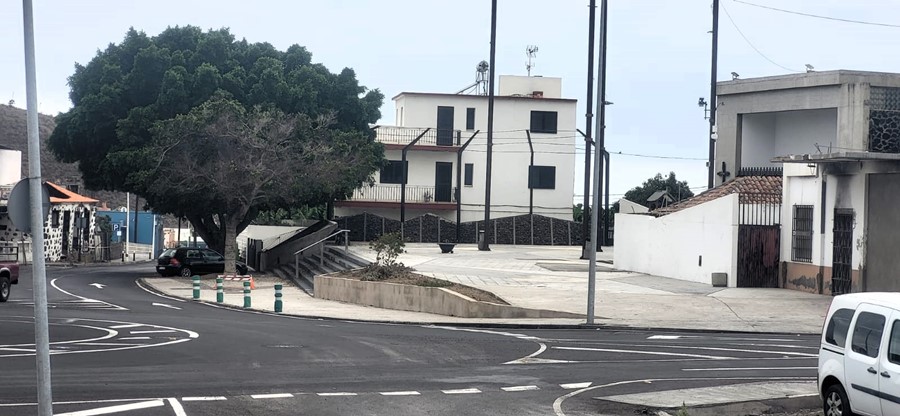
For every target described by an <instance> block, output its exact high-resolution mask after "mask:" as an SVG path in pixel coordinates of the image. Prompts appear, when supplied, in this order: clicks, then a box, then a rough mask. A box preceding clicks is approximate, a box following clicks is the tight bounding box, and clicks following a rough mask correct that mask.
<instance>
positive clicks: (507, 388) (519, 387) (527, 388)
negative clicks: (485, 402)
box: [500, 386, 539, 391]
mask: <svg viewBox="0 0 900 416" xmlns="http://www.w3.org/2000/svg"><path fill="white" fill-rule="evenodd" d="M500 390H503V391H529V390H539V388H538V386H511V387H500Z"/></svg>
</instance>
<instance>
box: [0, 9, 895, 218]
mask: <svg viewBox="0 0 900 416" xmlns="http://www.w3.org/2000/svg"><path fill="white" fill-rule="evenodd" d="M748 1H751V2H753V3H756V4H762V5H768V6H773V7H778V8H782V9H788V10H794V11H800V12H805V13H812V14H818V15H826V16H832V17H839V18H846V19H855V20H864V21H872V22H881V23H889V24H900V2H895V1H889V0H856V1H852V2H851V1H846V0H819V1H815V2H813V1H809V0H805V1H804V0H779V1H775V0H748ZM598 3H599V0H598ZM711 3H712V2H711V0H683V1H674V0H611V1H610V24H609V30H610V32H609V69H608V86H609V87H608V93H607V94H608V97H607V98H608V100H610V101H612V102H614V103H615V104H614V105H612V106H610V107H608V110H607V148H608V149H609V150H610V151H611V152H622V153H632V154H646V155H665V156H675V157H685V158H700V159H703V158H705V157H706V155H707V134H706V130H707V128H708V127H707V126H708V125H707V123H706V121H705V120H704V119H703V111H702V109H700V108H699V107H697V104H696V103H697V99H698V98H699V97H701V96H704V97H706V96H708V95H709V53H710V35H709V34H708V33H707V31H708V30H710V27H711ZM721 3H722V6H723V10H722V12H721V18H720V29H721V34H720V55H719V58H720V60H719V79H720V80H725V79H730V78H731V76H730V73H731V72H732V71H734V72H738V73H739V74H740V75H741V77H742V78H750V77H755V76H765V75H777V74H782V73H786V72H788V71H787V70H785V69H783V68H780V67H779V66H776V65H774V64H772V63H770V62H769V61H767V60H766V59H764V58H763V57H761V56H760V55H759V54H758V53H757V52H756V51H754V50H753V49H752V48H751V47H750V46H749V45H748V44H747V42H746V41H745V40H744V39H743V38H742V37H741V35H740V34H739V33H738V32H737V30H735V27H734V26H733V25H732V23H731V21H730V20H729V18H728V15H727V14H726V13H725V12H726V10H727V12H728V13H729V14H730V15H731V17H732V18H733V19H734V21H735V23H736V24H737V25H738V27H739V28H740V29H741V31H743V33H744V35H746V36H747V38H749V39H750V41H751V42H752V43H753V44H754V46H756V48H758V49H759V50H760V51H761V52H762V53H763V54H765V55H766V56H767V57H768V58H769V59H771V60H772V61H774V62H775V63H777V64H779V65H783V66H785V67H787V68H790V69H793V70H798V71H799V70H803V69H804V64H807V63H808V64H812V65H813V66H815V68H816V69H817V70H829V69H858V70H870V71H885V72H900V55H898V54H897V53H895V51H896V49H897V48H896V41H892V39H897V37H898V36H900V28H891V27H879V26H873V25H862V24H851V23H843V22H834V21H828V20H822V19H814V18H809V17H803V16H797V15H791V14H787V13H781V12H775V11H771V10H766V9H762V8H758V7H752V6H749V5H746V4H742V3H739V2H736V1H734V0H721ZM21 4H22V3H21V2H20V1H5V2H2V3H0V39H3V42H2V43H0V56H2V57H3V59H2V60H0V101H2V102H4V103H5V102H7V101H9V100H10V99H15V100H16V105H17V106H19V107H24V104H25V87H24V85H25V81H24V65H23V51H22V48H23V46H22V9H21V7H22V6H21ZM251 4H252V6H250V5H251ZM587 4H588V1H587V0H555V1H551V0H499V13H498V15H499V18H498V37H497V47H498V52H497V73H498V74H522V75H524V74H525V47H526V45H530V44H534V45H538V46H539V48H540V51H539V52H538V55H537V61H536V64H537V66H536V68H535V70H534V71H533V73H534V74H538V75H546V76H559V77H562V78H563V95H564V96H566V97H569V98H576V99H578V100H579V111H578V113H579V114H580V118H579V124H578V128H580V129H583V128H584V118H583V114H584V112H585V111H584V101H585V88H586V78H585V77H586V65H587V56H586V50H587V16H588V8H587ZM598 14H599V13H598ZM188 24H190V25H196V26H200V27H203V28H220V27H229V28H231V31H232V33H233V34H234V35H235V36H237V37H238V38H242V37H243V38H246V39H247V40H248V41H252V42H262V41H266V42H270V43H272V44H273V45H275V46H276V47H277V48H279V49H282V50H283V49H285V48H287V47H288V46H289V45H291V44H294V43H297V44H300V45H303V46H306V47H307V48H308V49H309V50H310V51H311V52H312V53H313V60H314V61H315V62H321V63H323V64H325V65H326V66H328V67H329V68H331V70H332V71H339V70H340V69H341V68H343V67H351V68H353V69H354V70H356V73H357V76H358V77H359V79H360V81H361V83H362V84H363V85H365V86H367V87H369V88H380V89H381V91H382V92H383V93H384V94H385V96H386V97H388V98H387V100H386V101H385V103H384V106H383V107H382V114H383V116H384V117H383V118H382V120H381V122H382V123H384V124H390V123H393V121H394V120H393V117H394V116H393V114H394V112H393V103H392V102H390V97H392V96H394V95H396V94H397V93H399V92H401V91H424V92H456V91H457V90H459V89H461V88H463V87H465V86H466V85H468V84H470V83H471V82H473V81H474V77H475V65H476V64H477V63H478V62H479V61H481V60H482V59H487V57H488V51H489V43H488V40H489V31H490V26H489V24H490V1H488V0H455V1H450V2H439V1H427V0H381V1H368V0H366V1H363V0H356V1H351V0H330V1H310V0H301V1H291V2H288V1H265V0H257V1H255V2H247V1H234V0H218V1H207V0H187V1H186V0H182V1H171V0H157V1H152V2H150V1H145V2H135V1H122V0H119V1H113V0H84V1H78V2H74V1H40V0H37V1H35V30H36V38H37V39H36V42H37V51H38V53H37V63H38V96H39V101H40V110H41V112H44V113H49V114H56V113H57V112H60V111H65V110H66V109H68V108H69V105H70V103H69V101H68V87H67V85H66V78H67V77H68V76H69V75H70V74H71V73H72V71H73V64H74V63H75V62H80V63H86V62H88V61H89V60H90V59H91V58H92V57H93V56H94V54H95V53H96V51H97V49H99V48H104V47H105V46H106V45H107V44H109V43H110V42H120V41H121V40H122V38H123V37H124V35H125V32H126V30H127V29H128V28H129V27H131V26H133V27H135V28H136V29H139V30H143V31H145V32H147V33H148V34H151V35H155V34H157V33H159V32H160V31H162V30H163V29H165V28H166V27H167V26H174V25H188ZM2 140H3V138H0V143H2ZM579 151H583V149H579ZM583 163H584V162H583V159H582V158H581V156H580V155H579V156H578V160H577V161H576V166H577V167H579V168H580V167H581V166H583ZM611 166H612V175H611V186H610V188H611V193H612V194H614V195H613V197H612V198H613V199H614V200H615V199H617V198H618V195H619V194H623V193H624V192H625V191H627V190H628V189H630V188H631V187H634V186H636V185H638V184H640V182H642V181H643V180H645V179H646V178H648V177H650V176H652V175H653V174H655V173H657V172H663V173H666V172H669V171H675V172H676V173H677V175H678V177H679V178H680V179H686V180H688V182H689V183H690V185H691V187H700V188H702V187H704V186H705V184H706V168H705V162H704V161H702V160H673V159H654V158H640V157H634V156H625V155H615V154H614V155H613V156H612V164H611ZM575 176H576V184H575V190H576V192H575V193H576V194H581V193H582V192H581V189H582V187H583V185H582V182H581V177H582V174H581V173H576V175H575Z"/></svg>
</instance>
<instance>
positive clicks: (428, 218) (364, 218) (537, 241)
mask: <svg viewBox="0 0 900 416" xmlns="http://www.w3.org/2000/svg"><path fill="white" fill-rule="evenodd" d="M335 221H336V222H337V223H338V227H340V228H341V229H346V230H350V240H351V241H372V240H374V239H377V238H378V237H380V236H381V235H382V234H386V233H390V232H394V231H400V230H401V227H400V221H396V220H391V219H387V218H384V217H381V216H378V215H374V214H369V213H363V214H358V215H353V216H350V217H343V218H338V219H335ZM489 227H491V241H490V242H491V244H518V245H580V244H581V223H577V222H574V221H565V220H560V219H557V218H551V217H545V216H542V215H527V214H526V215H518V216H514V217H504V218H497V219H493V220H491V221H490V224H489ZM457 228H458V229H459V238H457ZM402 229H403V238H404V240H406V242H409V243H437V242H445V243H460V244H474V243H477V242H478V241H477V238H478V233H479V231H480V230H483V229H484V221H471V222H464V223H461V224H456V223H454V222H451V221H447V220H445V219H443V218H441V217H438V216H436V215H432V214H426V215H422V216H420V217H416V218H411V219H409V220H406V222H405V223H404V224H403V227H402Z"/></svg>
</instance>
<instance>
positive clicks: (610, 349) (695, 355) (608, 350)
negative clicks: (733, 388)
mask: <svg viewBox="0 0 900 416" xmlns="http://www.w3.org/2000/svg"><path fill="white" fill-rule="evenodd" d="M553 348H554V349H558V350H572V351H597V352H621V353H626V354H645V355H671V356H673V357H692V358H706V359H710V360H732V359H735V358H731V357H719V356H716V355H698V354H681V353H677V352H659V351H635V350H619V349H613V348H585V347H553Z"/></svg>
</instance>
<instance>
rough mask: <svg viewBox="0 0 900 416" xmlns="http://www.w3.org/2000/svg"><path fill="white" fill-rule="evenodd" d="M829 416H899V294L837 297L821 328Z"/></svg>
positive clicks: (821, 383)
mask: <svg viewBox="0 0 900 416" xmlns="http://www.w3.org/2000/svg"><path fill="white" fill-rule="evenodd" d="M819 394H821V396H822V401H823V405H824V410H825V416H851V415H865V416H900V293H854V294H849V295H840V296H835V298H834V300H833V301H832V302H831V307H830V308H829V309H828V314H827V315H826V318H825V326H824V327H823V329H822V347H821V349H820V350H819Z"/></svg>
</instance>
